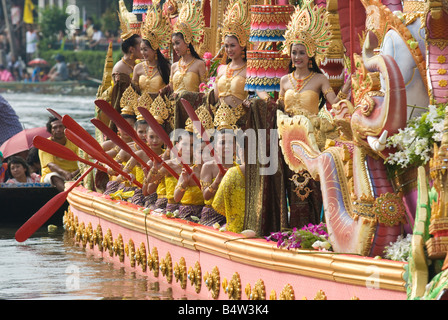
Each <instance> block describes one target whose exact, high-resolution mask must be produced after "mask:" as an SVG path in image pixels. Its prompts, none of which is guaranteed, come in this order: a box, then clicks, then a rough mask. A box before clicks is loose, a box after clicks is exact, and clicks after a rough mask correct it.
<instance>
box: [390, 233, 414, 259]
mask: <svg viewBox="0 0 448 320" xmlns="http://www.w3.org/2000/svg"><path fill="white" fill-rule="evenodd" d="M411 242H412V234H408V235H407V236H406V237H403V236H402V235H400V236H398V238H397V240H396V241H395V242H393V243H392V242H390V243H389V246H386V247H385V250H384V253H385V256H384V257H385V258H386V259H390V260H394V261H403V262H408V260H409V254H410V252H411Z"/></svg>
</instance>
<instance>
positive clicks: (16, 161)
mask: <svg viewBox="0 0 448 320" xmlns="http://www.w3.org/2000/svg"><path fill="white" fill-rule="evenodd" d="M12 164H21V165H22V166H23V167H24V168H25V175H26V176H27V177H29V176H30V167H29V166H28V163H26V161H25V159H23V158H21V157H16V156H12V157H9V159H8V171H7V173H8V176H9V177H10V178H12V177H13V176H12V174H11V165H12Z"/></svg>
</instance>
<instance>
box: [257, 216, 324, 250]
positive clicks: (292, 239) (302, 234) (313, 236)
mask: <svg viewBox="0 0 448 320" xmlns="http://www.w3.org/2000/svg"><path fill="white" fill-rule="evenodd" d="M266 240H268V241H277V247H278V248H280V247H285V248H286V249H288V250H289V249H299V248H300V249H316V250H319V251H328V250H331V244H330V243H329V241H328V231H327V227H326V225H325V223H323V222H321V223H319V224H318V225H313V224H311V223H310V224H308V225H307V226H304V227H303V228H302V229H297V228H294V229H292V231H291V230H288V231H279V232H271V235H270V236H268V237H266Z"/></svg>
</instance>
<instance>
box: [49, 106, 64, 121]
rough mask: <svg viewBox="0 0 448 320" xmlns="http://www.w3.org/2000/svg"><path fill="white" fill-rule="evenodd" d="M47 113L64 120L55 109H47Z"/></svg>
mask: <svg viewBox="0 0 448 320" xmlns="http://www.w3.org/2000/svg"><path fill="white" fill-rule="evenodd" d="M47 111H48V112H50V113H51V114H52V115H53V116H54V117H56V118H58V119H59V120H62V116H61V115H60V114H59V113H57V112H56V111H54V110H53V109H50V108H47Z"/></svg>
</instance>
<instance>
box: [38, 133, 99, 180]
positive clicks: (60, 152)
mask: <svg viewBox="0 0 448 320" xmlns="http://www.w3.org/2000/svg"><path fill="white" fill-rule="evenodd" d="M33 145H34V146H35V147H36V148H37V149H40V150H42V151H45V152H48V153H51V154H52V155H54V156H56V157H59V158H62V159H65V160H68V161H79V162H82V163H84V164H87V165H89V166H92V167H95V168H97V169H98V170H101V171H104V172H106V173H107V169H106V168H105V167H103V166H101V165H99V164H97V163H94V162H91V161H89V160H86V159H83V158H81V157H79V156H78V155H77V154H76V153H74V152H73V151H72V150H70V149H69V148H67V147H64V146H63V145H61V144H59V143H57V142H54V141H52V140H48V139H46V138H44V137H41V136H35V137H34V139H33Z"/></svg>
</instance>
